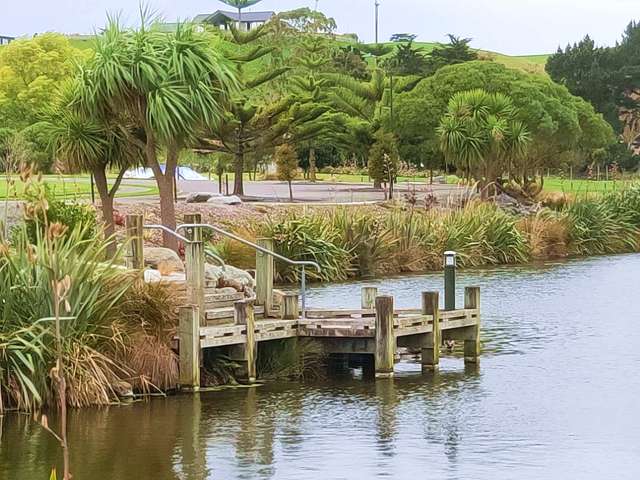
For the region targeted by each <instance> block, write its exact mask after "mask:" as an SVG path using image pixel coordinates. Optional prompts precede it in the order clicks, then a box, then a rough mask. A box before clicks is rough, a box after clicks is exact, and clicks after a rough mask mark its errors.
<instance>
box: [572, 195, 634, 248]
mask: <svg viewBox="0 0 640 480" xmlns="http://www.w3.org/2000/svg"><path fill="white" fill-rule="evenodd" d="M632 195H633V196H634V197H635V198H634V200H635V202H634V203H635V204H636V205H637V203H638V202H637V195H638V192H637V191H635V192H633V193H632ZM614 198H615V197H614ZM614 201H615V200H614ZM566 214H567V216H568V218H569V221H570V225H571V228H570V233H569V236H570V242H571V251H572V253H573V254H575V255H602V254H608V253H609V254H610V253H622V252H632V251H635V250H636V249H637V247H638V228H637V227H636V226H634V224H633V223H632V220H633V219H632V217H631V215H630V214H629V212H628V211H627V210H626V208H623V209H618V208H616V207H613V208H612V203H611V201H610V200H609V201H607V200H605V201H597V200H589V199H584V200H579V201H577V202H575V203H574V204H573V205H571V206H569V207H568V208H567V210H566Z"/></svg>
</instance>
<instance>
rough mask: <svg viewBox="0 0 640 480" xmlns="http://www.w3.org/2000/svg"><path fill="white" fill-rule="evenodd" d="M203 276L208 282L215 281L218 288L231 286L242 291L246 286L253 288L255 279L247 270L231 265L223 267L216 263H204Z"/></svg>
mask: <svg viewBox="0 0 640 480" xmlns="http://www.w3.org/2000/svg"><path fill="white" fill-rule="evenodd" d="M204 277H205V279H206V280H207V281H208V282H216V283H217V285H218V287H219V288H225V287H231V288H233V289H235V290H236V291H238V292H243V291H244V290H245V289H246V288H250V289H251V290H253V289H254V288H255V280H254V279H253V277H252V276H251V275H250V274H249V272H246V271H244V270H241V269H239V268H236V267H232V266H231V265H227V266H226V267H225V268H224V269H223V268H222V267H219V266H217V265H210V264H206V265H205V267H204Z"/></svg>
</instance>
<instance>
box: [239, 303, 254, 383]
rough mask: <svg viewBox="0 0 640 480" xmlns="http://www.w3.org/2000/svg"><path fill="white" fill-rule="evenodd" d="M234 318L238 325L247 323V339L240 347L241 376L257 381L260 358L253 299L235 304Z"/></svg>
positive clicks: (249, 380)
mask: <svg viewBox="0 0 640 480" xmlns="http://www.w3.org/2000/svg"><path fill="white" fill-rule="evenodd" d="M233 306H234V319H235V323H236V325H245V326H246V327H247V330H246V337H247V341H246V343H245V344H244V345H241V346H240V347H243V348H241V349H240V355H239V356H240V357H241V358H240V359H239V361H240V362H241V364H242V371H241V372H240V377H241V378H242V379H243V380H246V381H248V382H249V383H253V382H255V381H256V377H257V370H256V360H257V358H258V342H256V320H255V315H254V309H253V300H251V299H245V300H239V301H237V302H235V303H234V304H233Z"/></svg>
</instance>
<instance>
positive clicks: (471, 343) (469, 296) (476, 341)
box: [464, 287, 480, 363]
mask: <svg viewBox="0 0 640 480" xmlns="http://www.w3.org/2000/svg"><path fill="white" fill-rule="evenodd" d="M464 308H465V310H466V309H468V310H476V311H477V312H476V313H477V321H476V324H475V325H474V326H472V327H469V332H470V334H469V335H468V337H466V338H465V340H464V361H465V362H467V363H477V362H478V360H479V359H480V287H466V288H465V289H464Z"/></svg>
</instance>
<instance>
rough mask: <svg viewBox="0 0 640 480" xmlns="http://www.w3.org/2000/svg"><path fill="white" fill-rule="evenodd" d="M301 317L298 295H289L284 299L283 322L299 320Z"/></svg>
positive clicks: (281, 311)
mask: <svg viewBox="0 0 640 480" xmlns="http://www.w3.org/2000/svg"><path fill="white" fill-rule="evenodd" d="M299 316H300V308H299V307H298V295H296V294H295V293H287V294H286V295H284V296H283V297H282V305H281V306H280V318H282V320H297V319H298V318H299Z"/></svg>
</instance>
